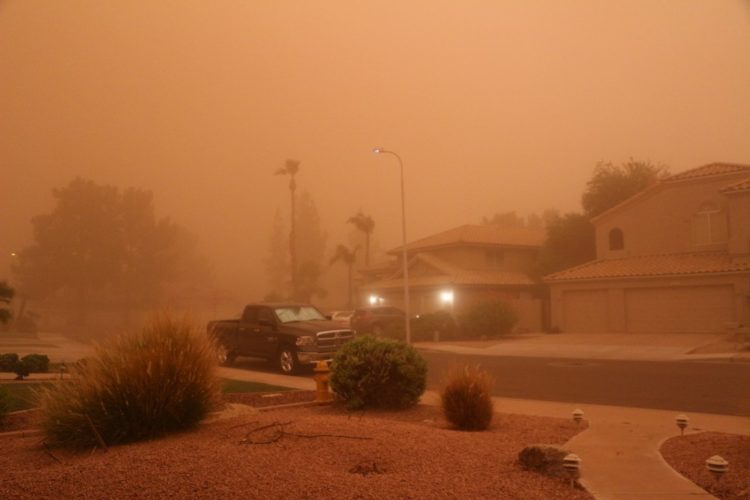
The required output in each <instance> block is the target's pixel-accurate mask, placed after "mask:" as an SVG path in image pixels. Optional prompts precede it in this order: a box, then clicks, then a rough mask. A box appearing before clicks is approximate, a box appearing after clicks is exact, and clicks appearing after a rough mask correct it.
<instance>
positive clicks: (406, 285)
mask: <svg viewBox="0 0 750 500" xmlns="http://www.w3.org/2000/svg"><path fill="white" fill-rule="evenodd" d="M372 152H373V153H375V154H389V155H393V156H395V157H396V159H397V160H398V166H399V169H400V170H401V240H402V246H401V248H402V256H401V260H402V264H403V273H404V313H405V314H406V318H405V319H404V323H405V329H406V343H407V344H411V324H410V321H409V318H410V314H409V265H408V263H407V261H406V258H407V252H406V195H405V191H404V162H403V161H401V157H400V156H399V155H398V153H396V152H394V151H389V150H387V149H383V148H375V149H373V150H372Z"/></svg>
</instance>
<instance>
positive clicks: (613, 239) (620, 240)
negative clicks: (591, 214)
mask: <svg viewBox="0 0 750 500" xmlns="http://www.w3.org/2000/svg"><path fill="white" fill-rule="evenodd" d="M623 248H625V236H624V235H623V234H622V229H620V228H619V227H616V228H614V229H612V230H611V231H610V232H609V249H610V250H622V249H623Z"/></svg>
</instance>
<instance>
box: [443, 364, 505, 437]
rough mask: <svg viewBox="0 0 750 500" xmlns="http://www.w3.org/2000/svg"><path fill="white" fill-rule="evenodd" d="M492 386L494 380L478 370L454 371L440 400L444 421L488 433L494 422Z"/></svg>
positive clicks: (468, 429)
mask: <svg viewBox="0 0 750 500" xmlns="http://www.w3.org/2000/svg"><path fill="white" fill-rule="evenodd" d="M492 386H493V380H492V377H491V376H490V375H489V374H488V373H487V372H485V371H483V370H481V369H479V367H471V366H466V367H464V368H461V369H455V370H453V372H452V373H451V374H450V375H449V377H448V382H447V383H446V384H445V387H444V388H443V392H442V393H441V398H440V402H441V406H442V407H443V413H444V414H445V418H446V419H448V421H449V422H450V423H452V424H453V425H454V426H456V427H458V428H459V429H462V430H467V431H481V430H485V429H486V428H487V427H489V425H490V422H492V415H493V407H492Z"/></svg>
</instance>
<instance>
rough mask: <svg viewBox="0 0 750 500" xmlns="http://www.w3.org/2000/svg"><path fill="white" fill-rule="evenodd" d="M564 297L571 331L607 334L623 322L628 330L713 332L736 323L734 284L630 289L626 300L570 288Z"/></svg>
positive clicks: (615, 295)
mask: <svg viewBox="0 0 750 500" xmlns="http://www.w3.org/2000/svg"><path fill="white" fill-rule="evenodd" d="M563 297H564V298H563V300H564V301H565V308H564V310H565V313H564V314H565V330H566V331H569V332H607V331H611V330H612V329H614V325H616V324H618V323H619V324H622V323H623V319H624V326H625V330H626V331H628V332H635V333H651V332H653V333H661V332H664V333H667V332H713V331H721V330H723V329H724V325H725V323H727V322H730V321H734V320H735V299H734V288H733V287H732V286H699V287H679V288H678V287H675V288H631V289H625V290H624V298H623V295H622V294H610V293H608V291H607V290H571V291H567V292H565V293H564V295H563ZM623 300H624V303H622V301H623ZM610 302H613V303H610ZM620 315H624V317H622V316H621V317H620V318H616V317H614V316H620Z"/></svg>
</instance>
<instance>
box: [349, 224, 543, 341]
mask: <svg viewBox="0 0 750 500" xmlns="http://www.w3.org/2000/svg"><path fill="white" fill-rule="evenodd" d="M543 239H544V233H543V231H542V230H532V229H527V228H518V227H511V228H503V227H499V226H492V225H464V226H460V227H456V228H454V229H450V230H448V231H444V232H441V233H437V234H434V235H432V236H428V237H426V238H423V239H420V240H417V241H414V242H411V243H409V244H407V246H406V249H407V255H408V269H409V300H410V306H411V312H412V314H423V313H428V312H433V311H437V310H440V309H445V310H449V311H452V312H454V313H461V312H462V311H464V310H466V308H468V307H470V306H471V305H472V304H475V303H477V302H480V301H484V300H488V299H502V300H506V301H508V302H510V303H511V304H512V305H514V306H515V307H516V309H517V311H518V312H519V316H520V321H519V325H518V327H519V328H524V329H529V330H535V331H538V330H540V329H541V328H542V301H541V299H540V297H539V294H540V290H539V285H538V284H537V283H535V282H534V280H533V279H532V278H530V277H529V271H530V269H531V267H532V265H533V263H534V261H535V259H536V256H537V253H538V251H539V248H540V247H541V244H542V241H543ZM402 253H403V250H402V247H398V248H394V249H392V250H390V251H389V252H388V254H389V255H390V256H392V258H393V259H392V260H391V261H390V262H387V263H383V264H379V265H376V266H371V267H370V268H367V269H364V270H362V271H361V274H362V275H363V276H364V277H365V282H364V284H362V285H360V287H359V300H360V303H362V304H368V303H369V304H387V305H394V306H397V307H401V308H403V306H404V304H403V286H404V282H403V273H402V270H401V269H402V260H401V257H402Z"/></svg>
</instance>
